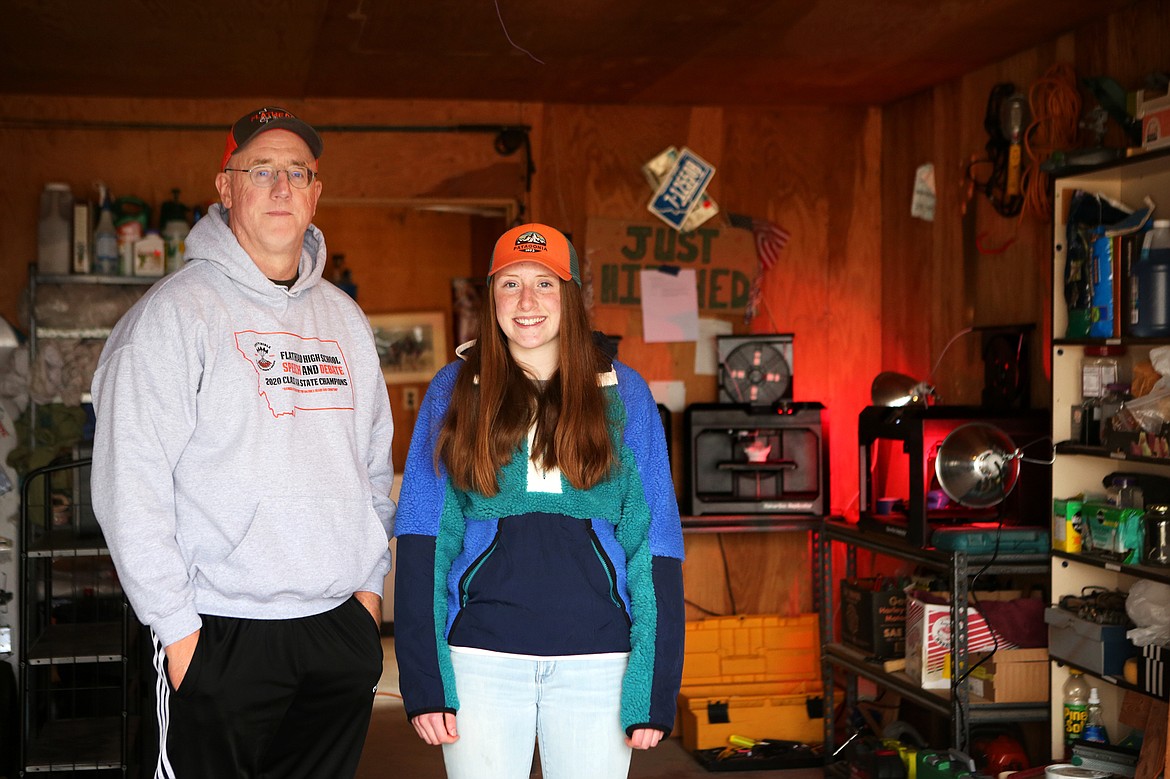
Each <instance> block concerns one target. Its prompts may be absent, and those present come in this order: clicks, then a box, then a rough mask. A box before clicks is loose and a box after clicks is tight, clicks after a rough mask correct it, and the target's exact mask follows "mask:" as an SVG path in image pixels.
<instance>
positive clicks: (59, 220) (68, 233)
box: [37, 183, 73, 276]
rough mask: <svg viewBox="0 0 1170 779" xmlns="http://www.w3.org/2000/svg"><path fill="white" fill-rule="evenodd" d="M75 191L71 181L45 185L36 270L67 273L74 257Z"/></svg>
mask: <svg viewBox="0 0 1170 779" xmlns="http://www.w3.org/2000/svg"><path fill="white" fill-rule="evenodd" d="M72 249H73V191H72V190H70V189H69V185H68V184H60V183H51V184H46V185H45V189H44V191H43V192H41V207H40V218H39V220H38V222H37V272H38V273H41V274H44V275H48V276H52V275H61V274H65V273H68V272H69V270H70V267H71V266H72V264H73V263H72V258H73V252H72Z"/></svg>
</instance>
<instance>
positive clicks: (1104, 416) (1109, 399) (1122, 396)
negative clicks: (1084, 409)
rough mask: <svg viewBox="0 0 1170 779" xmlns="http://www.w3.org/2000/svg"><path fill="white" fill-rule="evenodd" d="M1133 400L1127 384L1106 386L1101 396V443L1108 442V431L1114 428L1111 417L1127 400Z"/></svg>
mask: <svg viewBox="0 0 1170 779" xmlns="http://www.w3.org/2000/svg"><path fill="white" fill-rule="evenodd" d="M1130 400H1133V395H1130V394H1129V385H1128V384H1122V383H1120V382H1118V383H1112V384H1109V385H1107V386H1106V389H1105V397H1103V398H1101V443H1102V444H1107V443H1108V442H1109V433H1110V431H1112V430H1113V429H1114V426H1113V417H1114V416H1116V415H1117V413H1118V412H1119V411H1121V407H1122V406H1123V405H1125V403H1126V402H1127V401H1130Z"/></svg>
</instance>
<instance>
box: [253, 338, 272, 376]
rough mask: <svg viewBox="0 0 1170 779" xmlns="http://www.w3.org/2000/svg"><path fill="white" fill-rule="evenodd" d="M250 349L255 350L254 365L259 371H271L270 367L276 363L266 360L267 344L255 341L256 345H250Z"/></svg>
mask: <svg viewBox="0 0 1170 779" xmlns="http://www.w3.org/2000/svg"><path fill="white" fill-rule="evenodd" d="M252 348H253V349H255V350H256V365H258V366H259V367H260V370H262V371H270V370H272V366H273V365H276V363H274V362H273V361H272V360H270V359H268V349H269V347H268V344H266V343H264V342H263V341H257V342H256V343H254V344H252Z"/></svg>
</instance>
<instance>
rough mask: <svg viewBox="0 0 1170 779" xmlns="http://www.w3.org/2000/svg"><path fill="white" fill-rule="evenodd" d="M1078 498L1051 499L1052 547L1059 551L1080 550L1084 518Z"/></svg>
mask: <svg viewBox="0 0 1170 779" xmlns="http://www.w3.org/2000/svg"><path fill="white" fill-rule="evenodd" d="M1083 505H1084V501H1082V500H1080V499H1078V498H1057V499H1055V500H1054V501H1052V548H1053V549H1057V550H1060V551H1061V552H1079V551H1081V528H1082V525H1083V522H1084V518H1083V516H1082V515H1081V507H1082V506H1083Z"/></svg>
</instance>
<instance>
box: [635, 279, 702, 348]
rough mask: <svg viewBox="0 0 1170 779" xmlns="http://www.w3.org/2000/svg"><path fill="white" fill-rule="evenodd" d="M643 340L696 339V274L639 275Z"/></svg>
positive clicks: (647, 341) (661, 341) (675, 341)
mask: <svg viewBox="0 0 1170 779" xmlns="http://www.w3.org/2000/svg"><path fill="white" fill-rule="evenodd" d="M640 281H641V285H642V340H644V341H645V342H646V343H678V342H685V341H696V340H698V338H699V293H698V290H697V288H696V286H695V272H694V271H693V270H680V271H679V272H678V273H677V274H674V273H667V272H666V271H660V270H643V271H641V276H640Z"/></svg>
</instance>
